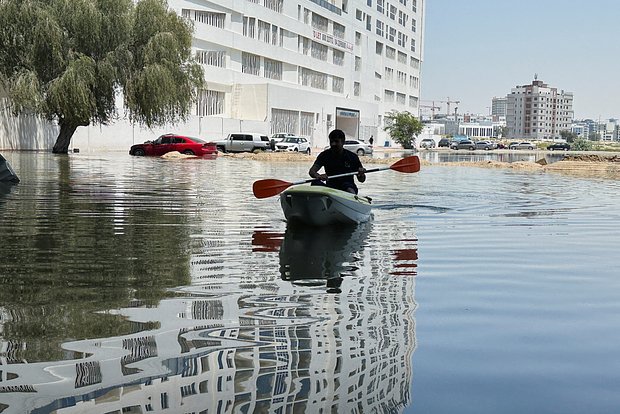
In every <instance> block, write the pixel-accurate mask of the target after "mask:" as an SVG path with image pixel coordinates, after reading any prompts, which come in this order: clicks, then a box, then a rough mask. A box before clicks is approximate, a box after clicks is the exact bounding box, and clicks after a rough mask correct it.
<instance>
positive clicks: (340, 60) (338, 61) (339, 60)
mask: <svg viewBox="0 0 620 414" xmlns="http://www.w3.org/2000/svg"><path fill="white" fill-rule="evenodd" d="M333 55H334V65H338V66H344V52H343V51H340V50H336V49H334V53H333Z"/></svg>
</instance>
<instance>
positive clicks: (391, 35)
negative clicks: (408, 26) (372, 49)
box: [388, 27, 396, 42]
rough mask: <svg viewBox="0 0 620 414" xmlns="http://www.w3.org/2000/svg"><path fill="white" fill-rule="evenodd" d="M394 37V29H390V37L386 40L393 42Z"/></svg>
mask: <svg viewBox="0 0 620 414" xmlns="http://www.w3.org/2000/svg"><path fill="white" fill-rule="evenodd" d="M395 37H396V29H394V28H393V27H390V35H389V36H388V39H390V42H393V41H394V38H395Z"/></svg>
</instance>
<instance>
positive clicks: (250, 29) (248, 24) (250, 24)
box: [243, 16, 256, 38]
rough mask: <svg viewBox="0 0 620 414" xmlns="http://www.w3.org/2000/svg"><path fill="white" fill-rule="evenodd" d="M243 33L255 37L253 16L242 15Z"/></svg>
mask: <svg viewBox="0 0 620 414" xmlns="http://www.w3.org/2000/svg"><path fill="white" fill-rule="evenodd" d="M243 35H244V36H247V37H251V38H254V37H256V19H255V18H254V17H245V16H244V17H243Z"/></svg>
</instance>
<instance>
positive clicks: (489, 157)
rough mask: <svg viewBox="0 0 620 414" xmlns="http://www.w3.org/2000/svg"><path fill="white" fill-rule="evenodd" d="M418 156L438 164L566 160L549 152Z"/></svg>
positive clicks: (438, 153)
mask: <svg viewBox="0 0 620 414" xmlns="http://www.w3.org/2000/svg"><path fill="white" fill-rule="evenodd" d="M416 155H418V156H419V157H420V159H422V160H425V161H428V162H432V163H437V162H481V161H498V162H519V161H525V162H536V161H538V160H540V159H541V158H544V159H545V161H547V164H551V163H553V162H556V161H560V160H562V159H563V158H564V154H556V153H552V154H551V153H548V152H525V151H523V152H519V151H516V152H515V151H512V152H480V151H474V152H472V151H446V152H444V151H420V152H418V153H417V154H416Z"/></svg>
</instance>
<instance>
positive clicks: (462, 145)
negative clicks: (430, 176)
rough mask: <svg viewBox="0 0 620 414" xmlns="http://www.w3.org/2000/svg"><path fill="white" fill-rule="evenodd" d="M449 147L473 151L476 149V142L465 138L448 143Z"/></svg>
mask: <svg viewBox="0 0 620 414" xmlns="http://www.w3.org/2000/svg"><path fill="white" fill-rule="evenodd" d="M450 148H452V149H455V150H460V149H468V150H470V151H473V150H475V149H476V143H475V142H474V141H470V140H468V139H465V140H463V141H458V142H457V141H452V143H451V144H450Z"/></svg>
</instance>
